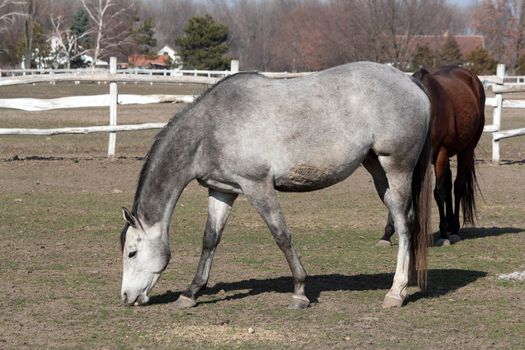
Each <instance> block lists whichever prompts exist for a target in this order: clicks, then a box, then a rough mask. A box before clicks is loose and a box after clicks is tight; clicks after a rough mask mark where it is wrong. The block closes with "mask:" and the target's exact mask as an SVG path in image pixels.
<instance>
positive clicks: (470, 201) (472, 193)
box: [461, 153, 479, 225]
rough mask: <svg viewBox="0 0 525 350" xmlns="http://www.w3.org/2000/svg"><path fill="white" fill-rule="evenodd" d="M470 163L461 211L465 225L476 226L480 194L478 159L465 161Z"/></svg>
mask: <svg viewBox="0 0 525 350" xmlns="http://www.w3.org/2000/svg"><path fill="white" fill-rule="evenodd" d="M465 161H466V162H469V164H465V166H467V165H468V170H467V171H466V172H465V174H464V176H465V191H464V193H463V196H461V209H462V211H463V225H474V224H475V221H476V218H477V216H476V192H479V185H478V180H477V178H476V158H475V157H474V153H472V157H470V158H469V159H466V160H465Z"/></svg>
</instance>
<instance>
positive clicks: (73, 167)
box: [0, 84, 525, 349]
mask: <svg viewBox="0 0 525 350" xmlns="http://www.w3.org/2000/svg"><path fill="white" fill-rule="evenodd" d="M198 89H200V87H198V86H194V87H181V86H166V85H155V86H149V85H139V86H129V85H128V86H126V87H123V89H122V90H121V92H127V93H159V94H171V93H173V94H176V93H194V92H195V91H198ZM124 90H125V91H124ZM106 91H107V87H106V86H103V85H102V86H100V85H95V84H93V85H80V86H74V85H68V84H62V85H60V84H59V85H57V86H54V87H51V86H48V85H36V86H31V87H23V88H22V87H11V88H0V98H6V97H24V96H31V97H42V98H43V97H59V96H65V95H68V94H72V95H73V94H80V93H79V92H83V93H84V94H98V93H105V92H106ZM183 107H184V106H183V105H173V104H160V105H148V106H122V107H119V124H124V123H135V122H149V121H167V120H169V118H170V117H171V116H172V115H173V113H175V112H176V111H178V110H180V109H181V108H183ZM487 112H488V119H489V122H490V120H491V112H490V111H487ZM107 118H108V111H107V109H106V108H89V109H87V108H86V109H75V110H58V111H48V112H22V111H14V110H8V109H1V110H0V125H1V127H56V126H70V125H95V124H97V125H99V124H105V123H107ZM523 126H525V115H524V114H523V112H519V111H511V112H509V113H507V114H505V113H504V115H503V129H509V128H517V127H523ZM155 133H156V132H155V131H148V132H130V133H122V134H120V133H119V134H118V136H117V140H118V141H117V155H118V156H119V158H118V159H117V160H116V161H113V162H110V161H108V160H106V159H105V157H104V155H105V152H106V148H107V135H105V134H100V135H87V136H86V135H81V136H79V135H71V136H53V137H28V136H2V137H0V238H1V239H0V249H1V251H2V254H0V281H1V282H0V294H1V295H2V296H3V298H2V299H1V300H0V310H1V312H0V348H1V349H3V348H6V349H21V348H27V349H34V348H63V349H70V348H90V349H92V348H101V349H115V348H119V349H120V348H122V349H128V348H129V349H142V348H170V349H173V348H180V349H183V348H184V349H185V348H189V349H190V348H206V349H208V348H218V349H226V348H261V349H268V348H275V349H282V348H316V349H319V348H335V349H347V348H359V349H361V348H370V349H378V348H390V349H401V348H403V349H493V348H496V349H519V348H523V347H524V344H525V338H524V334H525V285H524V283H523V282H521V283H519V282H506V281H501V280H499V279H498V278H497V276H498V274H501V273H509V272H512V271H521V270H525V260H524V257H525V248H524V247H525V168H524V166H525V139H524V138H523V137H522V138H514V139H511V140H504V141H502V145H501V149H502V159H503V160H504V161H503V162H502V163H503V164H502V165H501V166H493V165H491V162H490V153H491V148H490V138H489V135H484V136H483V138H482V141H481V142H480V145H479V148H478V150H477V158H478V162H477V168H478V177H479V181H480V188H481V191H482V193H483V197H478V223H477V226H476V227H474V228H464V229H463V232H462V234H463V238H464V240H463V241H461V242H459V243H457V244H454V245H452V246H449V247H441V248H437V247H433V248H431V250H430V266H429V291H428V293H427V294H423V293H420V292H418V291H417V289H415V288H411V290H410V294H411V295H410V297H409V299H408V302H407V303H406V305H405V306H404V307H403V308H401V309H396V310H383V309H382V308H381V302H382V298H383V296H384V294H385V293H386V292H387V290H388V288H389V287H390V284H391V282H392V277H393V271H394V266H395V254H396V248H397V247H396V246H394V247H392V248H384V247H383V248H379V247H376V246H375V242H376V240H377V239H378V238H379V237H380V234H381V230H382V228H383V225H384V220H385V218H386V210H385V208H384V207H383V205H382V204H381V203H380V201H379V199H378V198H377V195H376V194H375V191H374V189H373V184H372V181H371V178H370V177H369V176H368V174H367V173H366V172H365V171H364V170H363V169H362V168H360V169H358V170H357V171H356V173H355V174H353V175H352V176H351V177H350V178H349V179H347V180H346V181H344V182H342V183H340V184H338V185H336V186H333V187H331V188H329V189H326V190H322V191H317V192H312V193H306V194H280V198H281V201H282V205H283V208H284V212H285V214H286V216H287V219H288V222H289V224H290V226H291V228H292V230H293V232H294V240H295V244H296V246H297V249H298V251H299V252H300V254H301V259H302V261H303V263H304V265H305V268H306V269H307V271H308V273H309V279H308V282H307V287H306V288H307V296H308V297H309V298H310V300H311V301H312V305H311V307H310V308H308V309H307V310H304V311H294V310H288V309H287V308H286V305H287V303H288V300H289V298H290V297H291V292H292V280H291V277H290V272H289V269H288V267H287V265H286V261H285V259H284V257H283V256H282V254H281V252H280V251H279V249H278V248H277V246H276V245H275V243H274V242H273V240H272V239H271V236H270V234H269V232H268V231H267V229H266V227H265V226H264V224H263V222H262V220H261V219H260V218H259V217H258V215H257V214H256V213H255V211H254V210H253V209H252V208H251V207H250V206H249V205H248V203H247V202H246V200H245V199H244V198H243V197H240V198H239V199H238V200H237V202H236V203H235V206H234V210H233V213H232V217H231V219H230V221H229V223H228V225H227V227H226V230H225V233H224V237H223V241H222V243H221V245H220V247H219V250H218V252H217V255H216V258H215V261H214V266H213V269H212V274H211V278H210V283H209V288H208V289H207V290H206V291H205V292H204V293H203V295H202V296H201V297H200V298H199V300H198V301H199V304H198V306H197V307H196V308H193V309H190V310H184V311H179V310H175V309H174V308H173V302H174V301H175V300H176V299H177V297H178V295H179V293H180V292H181V291H183V290H184V289H185V288H186V287H187V286H188V284H189V283H190V282H191V279H192V277H193V274H194V272H195V269H196V266H197V262H198V258H199V255H200V248H201V240H202V232H203V230H204V223H205V221H206V197H207V191H206V190H205V189H204V188H202V187H200V186H198V185H197V184H191V185H190V186H189V187H188V189H187V190H186V191H185V193H184V195H183V197H182V199H181V200H180V202H179V203H178V205H177V209H176V212H175V215H174V218H173V221H172V225H171V229H170V232H171V246H172V261H171V262H170V265H169V267H168V269H167V271H166V272H165V273H164V274H163V277H162V278H161V280H160V282H159V284H158V285H157V286H156V287H155V289H154V290H153V292H152V298H151V304H150V305H148V306H145V307H125V306H123V305H121V302H120V299H119V290H120V278H121V270H122V266H121V257H120V248H119V242H118V236H119V233H120V230H121V227H122V224H123V222H122V218H121V213H120V208H121V207H122V206H128V207H129V206H131V204H132V199H133V195H134V191H135V186H136V181H137V177H138V173H139V171H140V168H141V166H142V157H143V156H144V154H145V153H146V152H147V150H148V148H149V146H150V145H151V142H152V139H153V137H154V135H155ZM433 220H434V221H433V227H435V228H436V229H437V223H438V221H437V217H436V213H435V209H434V217H433ZM249 328H252V329H253V331H254V332H249V331H248V329H249Z"/></svg>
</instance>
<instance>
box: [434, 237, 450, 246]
mask: <svg viewBox="0 0 525 350" xmlns="http://www.w3.org/2000/svg"><path fill="white" fill-rule="evenodd" d="M447 245H450V241H449V240H448V238H440V239H438V240H437V242H436V246H438V247H442V246H447Z"/></svg>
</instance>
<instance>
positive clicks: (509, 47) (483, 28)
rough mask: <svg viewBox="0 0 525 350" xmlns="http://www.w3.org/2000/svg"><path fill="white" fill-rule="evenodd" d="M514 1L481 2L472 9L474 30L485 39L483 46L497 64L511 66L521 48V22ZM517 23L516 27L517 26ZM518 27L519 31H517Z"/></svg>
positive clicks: (493, 0)
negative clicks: (517, 50) (517, 16)
mask: <svg viewBox="0 0 525 350" xmlns="http://www.w3.org/2000/svg"><path fill="white" fill-rule="evenodd" d="M517 13H519V9H518V8H517V2H516V1H514V0H483V1H481V3H480V4H479V6H477V7H476V8H474V11H473V18H474V29H475V30H476V31H478V32H479V33H480V34H483V36H484V37H485V46H486V47H487V49H488V51H489V52H490V54H491V55H492V57H494V59H495V60H496V61H497V62H501V63H505V64H507V65H510V66H513V65H514V63H515V59H516V56H517V55H518V54H519V52H515V51H516V49H517V48H519V47H520V46H521V40H522V39H520V37H521V36H522V35H523V34H519V33H520V32H521V30H520V29H521V26H522V25H523V20H517V18H516V14H517ZM517 23H518V25H517ZM516 27H518V28H519V29H517V28H516Z"/></svg>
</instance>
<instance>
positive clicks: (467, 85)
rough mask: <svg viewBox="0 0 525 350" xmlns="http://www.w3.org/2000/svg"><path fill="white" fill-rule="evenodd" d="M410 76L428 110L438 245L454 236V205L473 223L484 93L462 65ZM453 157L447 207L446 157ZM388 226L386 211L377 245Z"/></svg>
mask: <svg viewBox="0 0 525 350" xmlns="http://www.w3.org/2000/svg"><path fill="white" fill-rule="evenodd" d="M414 77H415V78H416V79H418V80H419V81H421V82H422V83H423V85H424V86H425V88H426V90H427V93H428V95H429V97H430V102H431V106H432V107H431V108H432V138H431V142H432V163H433V164H434V171H435V175H436V186H435V188H434V198H435V200H436V203H437V205H438V208H439V231H440V238H439V240H438V245H441V244H450V242H451V241H452V242H454V241H457V240H460V239H461V238H460V236H459V234H458V232H459V228H460V225H459V207H460V203H461V207H462V211H463V224H464V225H465V224H474V219H475V217H476V202H475V191H476V189H478V190H479V187H478V185H477V181H476V169H475V157H474V149H475V148H476V145H477V144H478V141H479V138H480V137H481V133H482V132H483V126H484V124H485V91H484V88H483V84H482V83H481V82H480V81H479V79H478V77H477V76H476V75H475V74H473V73H472V72H470V71H469V70H467V69H464V68H460V67H457V66H444V67H441V68H439V69H437V70H435V71H433V72H431V73H430V72H428V71H427V70H426V69H424V68H422V69H420V70H419V71H417V72H416V73H414ZM453 156H457V175H456V180H455V181H454V197H455V198H454V199H455V201H454V202H455V203H454V207H453V206H452V172H451V170H450V161H449V159H450V157H453ZM393 234H394V225H393V224H392V218H391V216H390V214H389V216H388V221H387V225H386V227H385V233H384V235H383V238H382V239H381V240H380V244H390V237H391V236H392V235H393Z"/></svg>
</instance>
